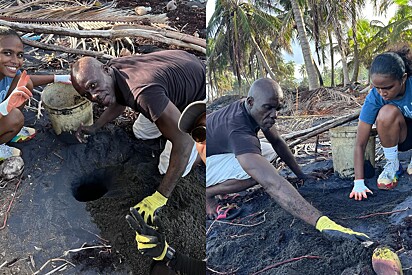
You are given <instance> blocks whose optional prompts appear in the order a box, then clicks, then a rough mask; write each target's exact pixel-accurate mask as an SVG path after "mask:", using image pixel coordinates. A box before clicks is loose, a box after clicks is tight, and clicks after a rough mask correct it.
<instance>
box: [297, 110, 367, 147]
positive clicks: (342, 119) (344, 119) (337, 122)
mask: <svg viewBox="0 0 412 275" xmlns="http://www.w3.org/2000/svg"><path fill="white" fill-rule="evenodd" d="M359 114H360V110H359V111H357V112H356V113H354V114H352V115H348V116H345V117H340V118H339V119H338V120H335V121H334V122H333V123H331V124H328V125H326V126H324V127H321V128H319V129H317V130H315V131H311V132H310V133H308V134H306V135H304V136H301V137H300V138H299V139H297V140H295V141H293V142H291V143H290V144H289V147H290V148H292V147H294V146H296V145H297V144H299V143H302V142H303V141H305V140H307V139H309V138H311V137H314V136H316V135H319V134H321V133H323V132H326V131H327V130H329V129H331V128H334V127H337V126H340V125H342V124H345V123H346V122H349V121H352V120H354V119H357V118H358V117H359ZM312 128H314V127H312ZM309 129H311V128H309ZM309 129H307V130H309Z"/></svg>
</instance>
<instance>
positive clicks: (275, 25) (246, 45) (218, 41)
mask: <svg viewBox="0 0 412 275" xmlns="http://www.w3.org/2000/svg"><path fill="white" fill-rule="evenodd" d="M277 12H278V9H277V8H275V7H274V6H272V5H271V4H270V2H269V3H268V2H267V1H248V2H245V1H240V0H217V1H216V5H215V11H214V13H213V15H212V17H211V19H210V21H209V25H208V28H207V34H208V37H209V38H213V39H214V43H212V44H209V48H208V68H209V70H208V73H209V74H210V73H214V71H215V70H219V69H220V68H223V67H225V66H223V65H222V63H224V64H226V65H227V64H229V65H230V66H231V67H232V70H233V73H234V74H235V75H236V78H237V82H238V85H239V86H241V85H242V82H243V80H246V81H247V82H249V79H251V78H252V79H253V78H255V77H256V74H255V73H256V70H255V69H254V68H252V67H254V66H250V65H251V64H255V65H256V66H257V67H258V70H257V71H258V75H260V76H261V77H262V76H266V75H269V76H270V77H271V78H273V79H275V74H274V72H273V68H272V67H273V66H274V65H273V64H276V61H278V57H279V55H278V54H277V53H276V52H273V50H272V48H271V38H274V37H277V35H278V30H279V28H280V26H281V21H280V20H279V19H277V18H276V17H275V16H274V14H276V13H277Z"/></svg>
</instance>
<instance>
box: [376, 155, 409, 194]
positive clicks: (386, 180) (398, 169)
mask: <svg viewBox="0 0 412 275" xmlns="http://www.w3.org/2000/svg"><path fill="white" fill-rule="evenodd" d="M397 163H398V165H397ZM402 172H403V170H402V165H401V163H400V162H399V161H396V162H392V161H388V162H387V163H386V164H385V166H384V168H383V171H382V173H381V174H380V175H379V177H378V188H379V189H384V190H390V189H393V188H395V187H396V185H398V179H399V176H400V175H402Z"/></svg>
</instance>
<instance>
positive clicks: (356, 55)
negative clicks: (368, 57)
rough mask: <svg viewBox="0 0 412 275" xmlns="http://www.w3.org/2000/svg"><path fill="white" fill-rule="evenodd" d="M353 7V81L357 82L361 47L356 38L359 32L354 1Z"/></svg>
mask: <svg viewBox="0 0 412 275" xmlns="http://www.w3.org/2000/svg"><path fill="white" fill-rule="evenodd" d="M351 9H352V12H351V14H352V39H353V75H352V79H351V82H352V83H353V82H356V81H358V75H359V49H358V39H357V38H356V33H357V28H356V25H357V20H356V9H355V4H354V3H353V2H352V4H351Z"/></svg>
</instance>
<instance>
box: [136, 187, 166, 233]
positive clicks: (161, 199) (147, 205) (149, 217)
mask: <svg viewBox="0 0 412 275" xmlns="http://www.w3.org/2000/svg"><path fill="white" fill-rule="evenodd" d="M166 202H167V198H166V197H165V196H163V195H162V194H160V193H159V192H158V191H156V192H155V193H154V194H153V195H151V196H148V197H146V198H144V199H143V200H142V201H141V202H139V203H138V204H136V205H135V206H134V208H136V209H137V211H138V212H139V214H140V215H142V217H143V220H144V222H145V223H147V224H149V225H153V218H154V215H155V214H156V213H155V212H156V210H157V209H159V208H160V207H162V206H164V205H166Z"/></svg>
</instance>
